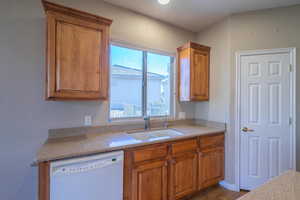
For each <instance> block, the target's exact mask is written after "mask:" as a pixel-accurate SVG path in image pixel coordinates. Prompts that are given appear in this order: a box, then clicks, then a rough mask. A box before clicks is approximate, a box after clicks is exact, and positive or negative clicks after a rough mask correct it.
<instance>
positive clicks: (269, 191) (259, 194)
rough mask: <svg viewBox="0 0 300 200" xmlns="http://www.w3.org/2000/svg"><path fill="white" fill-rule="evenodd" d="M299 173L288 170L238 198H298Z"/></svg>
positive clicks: (246, 199)
mask: <svg viewBox="0 0 300 200" xmlns="http://www.w3.org/2000/svg"><path fill="white" fill-rule="evenodd" d="M299 199H300V173H299V172H296V171H288V172H285V173H284V174H282V175H281V176H278V177H276V178H274V179H272V180H271V181H269V182H267V183H266V184H264V185H262V186H261V187H258V188H257V189H255V190H253V191H251V192H249V193H247V194H246V195H244V196H242V197H241V198H239V200H299Z"/></svg>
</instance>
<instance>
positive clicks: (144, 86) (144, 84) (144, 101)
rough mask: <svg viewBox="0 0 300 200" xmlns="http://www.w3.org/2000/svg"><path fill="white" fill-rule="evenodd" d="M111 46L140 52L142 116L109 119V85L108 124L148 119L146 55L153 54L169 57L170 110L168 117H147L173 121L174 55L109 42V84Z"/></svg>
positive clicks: (174, 103)
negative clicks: (141, 60)
mask: <svg viewBox="0 0 300 200" xmlns="http://www.w3.org/2000/svg"><path fill="white" fill-rule="evenodd" d="M111 46H118V47H123V48H128V49H132V50H137V51H142V57H143V58H142V59H143V62H142V64H143V66H142V70H143V80H142V92H141V94H142V96H141V100H142V115H141V116H138V117H118V118H113V117H111V110H110V105H111V85H110V84H109V100H108V121H109V122H114V121H134V120H141V119H143V118H144V117H145V116H147V117H148V114H147V53H153V54H159V55H163V56H169V57H170V59H171V60H170V61H171V65H170V91H169V92H170V108H169V109H170V110H169V115H157V116H149V117H150V118H152V119H174V118H175V113H176V111H175V109H176V101H175V99H176V90H175V88H176V82H175V77H176V67H175V66H176V59H175V58H176V54H174V53H168V52H163V51H158V50H153V49H149V48H143V47H138V46H135V45H131V44H127V43H124V42H116V41H110V43H109V83H110V79H111V63H112V60H111V59H112V56H111Z"/></svg>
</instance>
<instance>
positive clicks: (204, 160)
mask: <svg viewBox="0 0 300 200" xmlns="http://www.w3.org/2000/svg"><path fill="white" fill-rule="evenodd" d="M199 154H200V155H199V189H203V188H206V187H209V186H211V185H214V184H217V183H218V182H219V181H221V180H223V179H224V148H221V147H220V148H215V149H210V150H205V151H202V152H200V153H199Z"/></svg>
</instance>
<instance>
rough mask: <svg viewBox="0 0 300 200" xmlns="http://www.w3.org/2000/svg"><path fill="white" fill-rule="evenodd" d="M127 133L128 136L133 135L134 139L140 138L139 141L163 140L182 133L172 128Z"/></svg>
mask: <svg viewBox="0 0 300 200" xmlns="http://www.w3.org/2000/svg"><path fill="white" fill-rule="evenodd" d="M128 134H130V136H131V137H133V138H134V139H136V140H141V141H155V140H163V139H168V138H172V137H176V136H180V135H183V133H181V132H179V131H176V130H174V129H161V130H149V131H139V132H128Z"/></svg>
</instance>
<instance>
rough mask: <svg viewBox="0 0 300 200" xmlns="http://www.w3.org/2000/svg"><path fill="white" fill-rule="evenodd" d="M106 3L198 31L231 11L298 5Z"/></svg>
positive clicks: (266, 1) (261, 1)
mask: <svg viewBox="0 0 300 200" xmlns="http://www.w3.org/2000/svg"><path fill="white" fill-rule="evenodd" d="M104 1H105V2H108V3H111V4H113V5H117V6H120V7H124V8H127V9H130V10H132V11H135V12H138V13H141V14H144V15H147V16H150V17H153V18H156V19H159V20H161V21H164V22H167V23H170V24H173V25H175V26H178V27H181V28H184V29H187V30H190V31H193V32H198V31H201V30H202V29H203V28H204V27H207V26H208V25H210V24H213V23H215V22H217V21H219V20H221V19H223V18H225V17H226V16H228V15H230V14H233V13H240V12H246V11H251V10H260V9H267V8H276V7H284V6H290V5H295V4H300V0H170V3H169V4H167V5H161V4H159V3H158V2H157V0H104Z"/></svg>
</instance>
